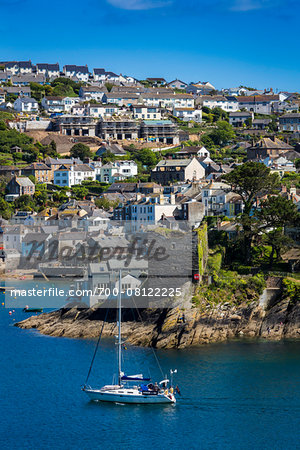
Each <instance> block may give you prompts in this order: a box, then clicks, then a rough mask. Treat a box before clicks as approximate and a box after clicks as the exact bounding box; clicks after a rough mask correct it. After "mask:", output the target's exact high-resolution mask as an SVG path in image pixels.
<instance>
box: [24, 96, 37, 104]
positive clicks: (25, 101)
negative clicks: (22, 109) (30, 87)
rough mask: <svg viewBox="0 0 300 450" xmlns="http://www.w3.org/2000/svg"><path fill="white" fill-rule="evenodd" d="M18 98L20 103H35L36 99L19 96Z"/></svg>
mask: <svg viewBox="0 0 300 450" xmlns="http://www.w3.org/2000/svg"><path fill="white" fill-rule="evenodd" d="M20 100H21V102H22V103H37V100H36V99H35V98H31V97H21V98H20Z"/></svg>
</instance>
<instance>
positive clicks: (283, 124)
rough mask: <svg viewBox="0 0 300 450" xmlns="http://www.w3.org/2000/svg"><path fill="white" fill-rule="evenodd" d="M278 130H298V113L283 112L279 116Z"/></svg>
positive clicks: (299, 125)
mask: <svg viewBox="0 0 300 450" xmlns="http://www.w3.org/2000/svg"><path fill="white" fill-rule="evenodd" d="M279 129H280V131H300V114H299V113H291V114H284V115H283V116H281V117H279Z"/></svg>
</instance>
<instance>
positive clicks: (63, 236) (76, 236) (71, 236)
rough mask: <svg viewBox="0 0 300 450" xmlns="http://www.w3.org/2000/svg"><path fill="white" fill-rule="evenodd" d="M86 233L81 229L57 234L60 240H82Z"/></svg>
mask: <svg viewBox="0 0 300 450" xmlns="http://www.w3.org/2000/svg"><path fill="white" fill-rule="evenodd" d="M85 239H86V233H85V232H81V231H66V232H62V233H60V234H59V240H62V241H84V240H85Z"/></svg>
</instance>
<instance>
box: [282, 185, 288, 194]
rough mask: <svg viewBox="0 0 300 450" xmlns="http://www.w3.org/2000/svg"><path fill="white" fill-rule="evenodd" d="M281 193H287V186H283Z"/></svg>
mask: <svg viewBox="0 0 300 450" xmlns="http://www.w3.org/2000/svg"><path fill="white" fill-rule="evenodd" d="M281 192H282V193H285V192H287V189H286V186H285V185H284V184H282V185H281Z"/></svg>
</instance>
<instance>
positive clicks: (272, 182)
mask: <svg viewBox="0 0 300 450" xmlns="http://www.w3.org/2000/svg"><path fill="white" fill-rule="evenodd" d="M223 179H224V180H225V182H226V183H228V184H229V185H230V186H231V190H232V192H235V193H236V194H239V195H240V196H241V198H242V200H243V202H244V211H243V214H241V216H240V217H239V222H240V224H241V226H242V230H243V239H242V257H243V258H245V261H246V262H249V261H250V260H251V246H252V241H253V238H254V236H255V234H256V233H257V229H256V225H257V219H256V217H255V216H254V215H253V214H252V211H253V208H254V207H255V204H256V199H257V197H258V196H259V195H262V194H265V195H266V194H271V193H274V192H275V188H276V187H278V186H279V178H278V175H277V174H272V173H271V172H270V169H269V168H268V167H266V166H265V165H264V164H261V163H255V162H252V161H248V162H246V163H245V164H242V165H241V166H237V167H236V168H235V169H234V170H233V171H232V172H230V173H228V174H227V175H224V176H223Z"/></svg>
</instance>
